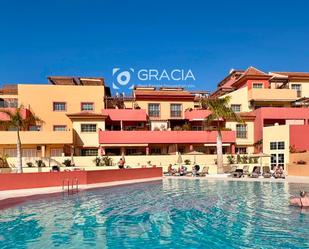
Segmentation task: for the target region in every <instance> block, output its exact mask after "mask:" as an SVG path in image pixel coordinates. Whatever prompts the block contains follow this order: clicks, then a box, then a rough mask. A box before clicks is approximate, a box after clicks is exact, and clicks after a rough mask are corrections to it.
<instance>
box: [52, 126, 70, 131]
mask: <svg viewBox="0 0 309 249" xmlns="http://www.w3.org/2000/svg"><path fill="white" fill-rule="evenodd" d="M53 130H54V131H66V130H67V126H66V125H54V127H53Z"/></svg>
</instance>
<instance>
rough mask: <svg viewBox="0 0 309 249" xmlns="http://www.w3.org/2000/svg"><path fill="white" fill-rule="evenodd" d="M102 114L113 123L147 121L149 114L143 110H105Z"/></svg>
mask: <svg viewBox="0 0 309 249" xmlns="http://www.w3.org/2000/svg"><path fill="white" fill-rule="evenodd" d="M102 114H103V115H105V116H108V117H109V118H110V119H111V120H113V121H121V120H122V121H147V114H146V111H145V110H143V109H103V110H102Z"/></svg>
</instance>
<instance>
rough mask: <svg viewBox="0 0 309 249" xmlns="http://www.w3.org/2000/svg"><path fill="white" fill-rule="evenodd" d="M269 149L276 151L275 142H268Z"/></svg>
mask: <svg viewBox="0 0 309 249" xmlns="http://www.w3.org/2000/svg"><path fill="white" fill-rule="evenodd" d="M270 149H271V150H276V149H277V142H270Z"/></svg>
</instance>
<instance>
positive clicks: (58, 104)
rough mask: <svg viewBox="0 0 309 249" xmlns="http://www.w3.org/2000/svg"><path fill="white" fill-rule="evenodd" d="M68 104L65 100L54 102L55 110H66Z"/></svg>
mask: <svg viewBox="0 0 309 249" xmlns="http://www.w3.org/2000/svg"><path fill="white" fill-rule="evenodd" d="M66 109H67V104H66V103H65V102H54V103H53V110H54V111H60V112H62V111H66Z"/></svg>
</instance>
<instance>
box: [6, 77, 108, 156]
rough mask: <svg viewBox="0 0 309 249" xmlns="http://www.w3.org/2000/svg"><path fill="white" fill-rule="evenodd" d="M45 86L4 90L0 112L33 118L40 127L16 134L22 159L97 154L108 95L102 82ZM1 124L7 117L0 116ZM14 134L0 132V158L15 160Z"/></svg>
mask: <svg viewBox="0 0 309 249" xmlns="http://www.w3.org/2000/svg"><path fill="white" fill-rule="evenodd" d="M48 79H49V84H40V85H39V84H18V85H9V86H4V87H3V89H2V90H1V91H0V108H5V109H9V110H11V111H14V108H16V107H17V106H20V105H23V108H24V109H23V110H22V113H23V115H24V116H25V117H26V116H27V115H32V114H35V115H36V116H38V117H39V118H40V119H41V120H42V121H43V123H41V124H33V125H31V126H29V127H27V129H26V130H24V131H21V132H20V136H21V142H22V153H23V156H25V157H36V156H37V157H53V156H61V155H71V154H75V155H88V154H94V153H93V151H94V149H95V150H96V151H97V150H98V138H97V130H98V129H99V128H104V119H102V117H103V115H102V112H101V110H102V109H103V108H104V107H105V106H104V97H105V95H106V94H109V89H108V88H107V87H106V86H105V84H104V80H103V79H102V78H82V77H49V78H48ZM0 118H1V119H2V120H5V119H7V118H8V117H7V116H6V115H4V114H1V116H0ZM16 140H17V138H16V132H13V131H12V129H10V128H9V129H8V130H4V129H3V128H2V129H1V131H0V154H6V155H8V156H10V157H14V156H16Z"/></svg>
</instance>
